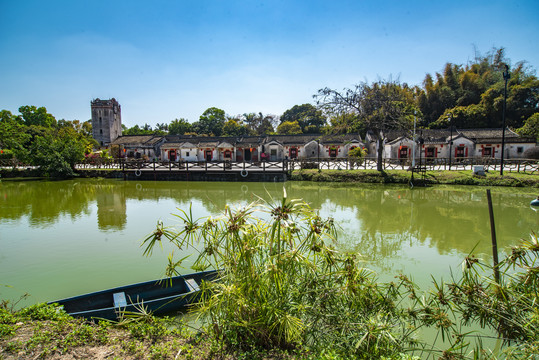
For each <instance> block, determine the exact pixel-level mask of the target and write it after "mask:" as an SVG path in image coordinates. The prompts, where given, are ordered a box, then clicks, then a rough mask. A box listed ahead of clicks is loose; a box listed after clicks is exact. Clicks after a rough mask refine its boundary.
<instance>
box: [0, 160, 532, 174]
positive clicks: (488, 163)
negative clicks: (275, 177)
mask: <svg viewBox="0 0 539 360" xmlns="http://www.w3.org/2000/svg"><path fill="white" fill-rule="evenodd" d="M478 165H479V166H483V168H484V169H485V171H492V172H495V171H499V170H500V166H501V161H500V159H494V158H471V157H468V158H464V157H463V158H451V159H449V158H422V159H415V166H416V167H417V166H421V167H424V168H425V169H426V170H472V169H473V167H474V166H478ZM28 167H32V168H33V167H34V166H31V165H28V164H24V163H22V162H19V161H17V160H16V159H0V168H4V169H10V168H11V169H16V168H28ZM411 167H412V160H411V159H387V158H385V159H383V160H382V169H384V170H409V169H411ZM76 168H77V169H115V170H122V171H129V170H143V169H144V170H160V171H163V170H169V171H201V170H203V171H263V172H264V171H272V172H276V171H277V172H290V171H293V170H301V169H320V170H361V169H363V170H372V169H377V162H376V159H373V158H365V159H361V160H359V161H358V160H355V159H347V158H335V159H318V158H307V159H292V160H283V161H240V162H237V161H230V160H224V161H162V160H158V159H153V160H144V159H125V158H120V159H105V158H95V159H86V160H85V161H83V162H81V163H79V164H77V165H76ZM504 172H517V173H536V172H539V161H538V160H533V159H504Z"/></svg>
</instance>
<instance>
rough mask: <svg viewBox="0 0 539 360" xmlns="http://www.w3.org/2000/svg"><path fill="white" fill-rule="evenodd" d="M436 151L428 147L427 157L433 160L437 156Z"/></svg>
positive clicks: (426, 150)
mask: <svg viewBox="0 0 539 360" xmlns="http://www.w3.org/2000/svg"><path fill="white" fill-rule="evenodd" d="M434 154H435V149H434V148H433V147H428V148H426V149H425V157H428V158H433V157H434V156H435V155H434Z"/></svg>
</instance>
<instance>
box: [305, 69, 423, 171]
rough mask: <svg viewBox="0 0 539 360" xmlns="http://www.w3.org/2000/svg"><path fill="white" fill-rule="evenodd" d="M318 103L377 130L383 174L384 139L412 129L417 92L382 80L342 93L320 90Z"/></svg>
mask: <svg viewBox="0 0 539 360" xmlns="http://www.w3.org/2000/svg"><path fill="white" fill-rule="evenodd" d="M315 98H316V99H317V104H318V106H320V107H321V108H322V109H323V110H325V111H327V112H329V113H333V114H355V115H357V116H358V117H359V119H361V121H362V122H363V123H364V124H365V127H366V128H369V129H371V130H372V131H374V132H375V133H376V135H377V137H378V161H377V169H378V171H382V170H383V167H382V151H383V142H384V136H385V135H386V133H387V131H389V130H394V129H409V128H410V127H411V125H412V121H413V117H414V113H418V109H417V108H416V106H415V104H414V92H413V90H412V89H410V88H409V87H408V86H407V85H406V84H403V85H401V84H400V83H399V82H397V81H393V80H388V81H385V80H379V81H378V82H375V83H372V84H370V85H369V84H367V83H365V82H362V83H360V84H358V85H356V86H355V88H353V89H345V90H344V92H342V93H341V92H339V91H336V90H333V89H330V88H324V89H320V90H319V91H318V94H317V95H315Z"/></svg>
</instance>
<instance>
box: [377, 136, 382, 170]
mask: <svg viewBox="0 0 539 360" xmlns="http://www.w3.org/2000/svg"><path fill="white" fill-rule="evenodd" d="M383 146H384V142H383V141H382V136H381V134H378V160H376V170H378V171H383V170H384V167H383V164H382V152H383V150H384V148H383Z"/></svg>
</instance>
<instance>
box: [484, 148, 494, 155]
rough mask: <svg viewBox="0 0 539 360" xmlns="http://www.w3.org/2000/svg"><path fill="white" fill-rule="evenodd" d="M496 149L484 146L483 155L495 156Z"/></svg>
mask: <svg viewBox="0 0 539 360" xmlns="http://www.w3.org/2000/svg"><path fill="white" fill-rule="evenodd" d="M493 150H494V149H493V148H491V147H484V148H483V157H493V156H494V151H493Z"/></svg>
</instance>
